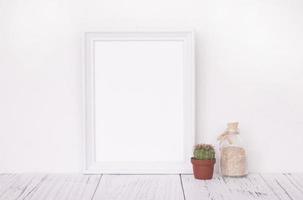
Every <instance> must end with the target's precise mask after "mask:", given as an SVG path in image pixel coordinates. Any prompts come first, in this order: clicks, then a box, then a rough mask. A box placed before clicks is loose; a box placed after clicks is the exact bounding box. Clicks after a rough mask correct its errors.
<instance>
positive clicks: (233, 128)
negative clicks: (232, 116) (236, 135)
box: [227, 122, 239, 132]
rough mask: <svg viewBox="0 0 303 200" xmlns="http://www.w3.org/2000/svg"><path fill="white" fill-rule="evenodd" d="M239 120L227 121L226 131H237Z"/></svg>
mask: <svg viewBox="0 0 303 200" xmlns="http://www.w3.org/2000/svg"><path fill="white" fill-rule="evenodd" d="M238 125H239V122H229V123H227V131H228V132H238Z"/></svg>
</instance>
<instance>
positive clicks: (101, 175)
mask: <svg viewBox="0 0 303 200" xmlns="http://www.w3.org/2000/svg"><path fill="white" fill-rule="evenodd" d="M102 177H103V174H100V178H99V181H98V183H97V185H96V188H95V190H94V193H93V195H92V197H91V200H93V199H94V197H95V194H96V191H97V189H98V187H99V185H100V182H101V179H102Z"/></svg>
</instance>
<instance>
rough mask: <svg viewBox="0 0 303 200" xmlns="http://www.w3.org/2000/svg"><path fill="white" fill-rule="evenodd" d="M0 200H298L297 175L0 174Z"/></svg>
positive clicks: (302, 184)
mask: <svg viewBox="0 0 303 200" xmlns="http://www.w3.org/2000/svg"><path fill="white" fill-rule="evenodd" d="M0 199H1V200H21V199H22V200H44V199H47V200H50V199H53V200H63V199H64V200H65V199H67V200H80V199H81V200H184V199H185V200H198V199H199V200H204V199H205V200H206V199H211V200H223V199H224V200H246V199H247V200H252V199H267V200H303V174H289V173H287V174H250V175H249V176H247V177H246V178H222V177H220V176H216V177H215V178H214V179H213V180H209V181H200V180H195V179H194V178H193V176H192V175H80V174H0Z"/></svg>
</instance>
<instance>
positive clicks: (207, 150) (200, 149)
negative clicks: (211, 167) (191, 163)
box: [194, 144, 215, 160]
mask: <svg viewBox="0 0 303 200" xmlns="http://www.w3.org/2000/svg"><path fill="white" fill-rule="evenodd" d="M194 158H195V159H197V160H214V159H215V149H214V147H213V146H212V145H209V144H197V145H196V146H195V149H194Z"/></svg>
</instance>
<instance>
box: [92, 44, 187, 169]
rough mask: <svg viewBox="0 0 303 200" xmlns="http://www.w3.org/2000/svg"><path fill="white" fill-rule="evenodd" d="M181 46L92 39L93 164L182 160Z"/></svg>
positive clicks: (182, 50)
mask: <svg viewBox="0 0 303 200" xmlns="http://www.w3.org/2000/svg"><path fill="white" fill-rule="evenodd" d="M183 45H184V44H183V41H179V40H171V41H161V40H159V41H157V40H138V41H129V40H121V41H114V40H113V41H111V40H98V41H95V42H94V80H95V159H96V162H100V163H102V162H105V163H106V162H127V163H131V162H134V163H137V162H139V163H142V162H184V159H185V158H184V119H183V118H184V110H183V109H184V102H183V98H184V97H183V96H184V94H183V84H184V80H183V70H184V69H183V67H184V60H183V59H184V47H183Z"/></svg>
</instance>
